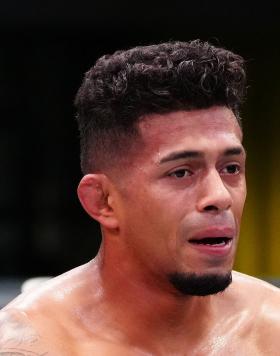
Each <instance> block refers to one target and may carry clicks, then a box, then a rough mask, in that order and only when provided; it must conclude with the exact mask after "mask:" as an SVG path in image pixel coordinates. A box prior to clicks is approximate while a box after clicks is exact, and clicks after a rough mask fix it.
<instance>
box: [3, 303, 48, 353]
mask: <svg viewBox="0 0 280 356" xmlns="http://www.w3.org/2000/svg"><path fill="white" fill-rule="evenodd" d="M47 354H48V352H47V350H46V349H45V348H44V345H43V342H42V340H41V338H40V335H39V334H38V333H37V332H36V330H35V329H34V328H33V326H32V324H31V322H30V321H29V320H28V317H27V316H26V314H25V313H24V312H22V311H19V310H17V309H12V308H11V309H9V308H8V309H7V310H4V311H1V312H0V355H1V356H2V355H3V356H4V355H10V356H12V355H15V356H16V355H17V356H32V355H33V356H35V355H36V356H39V355H40V356H43V355H47Z"/></svg>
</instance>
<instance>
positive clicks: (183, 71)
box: [75, 40, 246, 174]
mask: <svg viewBox="0 0 280 356" xmlns="http://www.w3.org/2000/svg"><path fill="white" fill-rule="evenodd" d="M245 91H246V75H245V70H244V60H243V58H242V57H240V56H239V55H236V54H234V53H232V52H231V51H228V50H225V49H223V48H218V47H215V46H213V45H211V44H209V43H208V42H203V41H201V40H194V41H190V42H167V43H161V44H158V45H151V46H139V47H135V48H132V49H129V50H126V51H117V52H115V53H114V54H112V55H105V56H103V57H101V58H100V59H98V60H97V62H96V64H95V65H94V66H93V67H92V68H91V69H90V70H89V71H88V72H87V73H86V74H85V77H84V80H83V83H82V85H81V87H80V89H79V91H78V93H77V96H76V99H75V105H76V108H77V120H78V125H79V131H80V140H81V167H82V171H83V173H84V174H86V173H90V172H94V171H100V170H101V171H102V170H103V169H104V167H106V166H108V165H110V166H112V165H114V164H116V163H117V162H120V161H121V157H122V156H124V155H127V153H128V151H129V149H130V147H132V145H133V143H134V142H135V141H137V138H139V133H138V131H137V123H138V122H139V121H140V120H141V119H142V118H143V117H144V116H145V115H148V114H155V113H158V114H164V113H169V112H173V111H179V110H193V109H205V108H209V107H211V106H214V105H220V106H226V107H228V108H230V109H231V110H232V111H233V112H234V114H235V116H236V118H237V120H238V122H239V124H240V105H241V103H242V102H243V99H244V96H245Z"/></svg>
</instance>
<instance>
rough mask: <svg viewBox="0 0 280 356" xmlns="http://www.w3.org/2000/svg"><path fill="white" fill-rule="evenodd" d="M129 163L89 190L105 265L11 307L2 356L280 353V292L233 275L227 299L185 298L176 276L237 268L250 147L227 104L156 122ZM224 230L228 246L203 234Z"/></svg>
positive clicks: (1, 328) (92, 180)
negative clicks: (206, 241)
mask: <svg viewBox="0 0 280 356" xmlns="http://www.w3.org/2000/svg"><path fill="white" fill-rule="evenodd" d="M139 130H140V133H141V144H140V146H139V147H137V145H135V147H134V149H133V150H132V152H131V153H130V154H128V155H127V157H126V158H125V159H124V160H123V161H121V162H120V167H121V169H120V167H112V169H111V170H110V171H108V172H104V173H102V174H89V175H87V176H85V177H84V178H83V179H82V181H81V183H80V186H79V189H78V194H79V198H80V200H81V203H82V205H83V207H84V208H85V210H86V211H87V212H88V213H89V214H90V215H91V216H92V217H93V218H94V219H96V220H98V221H99V222H100V224H101V228H102V233H103V241H102V245H101V248H100V251H99V253H98V255H97V256H96V258H95V259H93V260H92V261H90V262H89V263H87V264H85V265H83V266H80V267H78V268H76V269H74V270H72V271H69V272H67V273H65V274H63V275H61V276H58V277H56V278H53V279H51V280H50V281H47V282H46V283H44V284H43V285H42V286H40V287H39V288H37V289H35V290H31V291H30V292H26V293H24V294H22V295H20V296H19V297H18V298H16V299H15V300H14V301H12V302H11V303H10V304H9V305H7V306H6V307H5V308H4V309H3V310H2V311H1V312H0V356H4V355H5V356H7V355H18V356H20V355H21V356H23V355H24V356H31V355H33V356H35V355H37V356H39V355H40V356H43V355H51V356H56V355H57V356H64V355H65V356H71V355H73V356H74V355H79V356H89V355H102V356H103V355H108V356H112V355H114V356H115V355H116V356H118V355H119V356H126V355H128V356H129V355H135V356H138V355H139V356H141V355H153V356H158V355H159V356H161V355H162V356H169V355H178V356H183V355H191V356H192V355H194V356H217V355H220V356H222V355H223V356H224V355H229V356H230V355H234V356H236V355H238V356H242V355H244V356H245V355H246V356H248V355H249V356H250V355H252V356H253V355H254V356H255V355H279V349H280V340H279V335H280V334H279V332H280V313H279V308H280V292H279V289H278V288H276V287H274V286H272V285H270V284H268V283H265V282H263V281H260V280H258V279H256V278H253V277H250V276H246V275H244V274H241V273H238V272H233V274H232V275H233V281H232V283H231V284H230V286H229V287H228V288H226V289H225V290H224V291H223V292H221V293H218V294H214V295H209V296H205V297H198V296H186V295H182V294H181V293H180V292H179V291H177V290H176V289H175V288H174V287H173V286H172V285H171V283H170V282H169V276H170V274H171V273H174V272H178V273H183V274H184V273H185V274H187V273H195V274H197V275H204V274H206V273H211V274H216V275H223V274H225V273H227V272H229V271H231V270H232V266H233V262H234V256H235V252H236V247H237V241H238V234H239V229H240V220H241V215H242V210H243V205H244V201H245V196H246V184H245V151H244V149H243V147H242V133H241V130H240V128H239V126H238V123H237V121H236V118H235V117H234V115H233V113H232V112H231V111H230V110H229V109H227V108H225V107H212V108H209V109H205V110H194V111H189V112H183V111H181V112H174V113H170V114H165V115H150V116H149V117H146V118H143V120H142V121H141V123H140V124H139ZM220 232H222V233H224V234H227V235H230V237H231V240H230V243H229V244H228V245H227V246H226V247H223V246H222V247H221V246H211V247H209V246H208V245H198V244H196V243H193V240H194V239H198V238H201V237H209V236H210V235H211V234H212V235H215V234H219V233H220Z"/></svg>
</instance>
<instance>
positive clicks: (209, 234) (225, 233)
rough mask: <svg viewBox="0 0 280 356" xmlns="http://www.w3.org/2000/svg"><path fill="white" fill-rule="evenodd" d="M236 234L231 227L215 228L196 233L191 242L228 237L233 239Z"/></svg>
mask: <svg viewBox="0 0 280 356" xmlns="http://www.w3.org/2000/svg"><path fill="white" fill-rule="evenodd" d="M235 234H236V232H235V229H234V228H232V227H230V226H219V227H217V226H214V227H208V228H205V229H203V230H200V231H198V232H197V233H195V234H194V235H193V236H191V238H190V239H189V241H191V240H200V239H203V238H216V237H228V238H233V237H234V236H235Z"/></svg>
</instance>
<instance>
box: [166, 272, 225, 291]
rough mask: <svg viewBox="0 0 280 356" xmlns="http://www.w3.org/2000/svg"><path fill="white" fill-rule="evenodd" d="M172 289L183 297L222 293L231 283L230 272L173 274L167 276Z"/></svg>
mask: <svg viewBox="0 0 280 356" xmlns="http://www.w3.org/2000/svg"><path fill="white" fill-rule="evenodd" d="M169 282H170V283H171V285H172V286H173V288H174V289H175V290H176V291H177V292H179V293H180V294H181V295H184V296H208V295H213V294H217V293H220V292H223V291H224V290H225V289H226V288H227V287H228V286H229V285H230V284H231V282H232V273H231V270H230V271H227V272H222V271H211V272H210V271H207V272H203V273H194V272H175V273H172V274H170V275H169Z"/></svg>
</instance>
